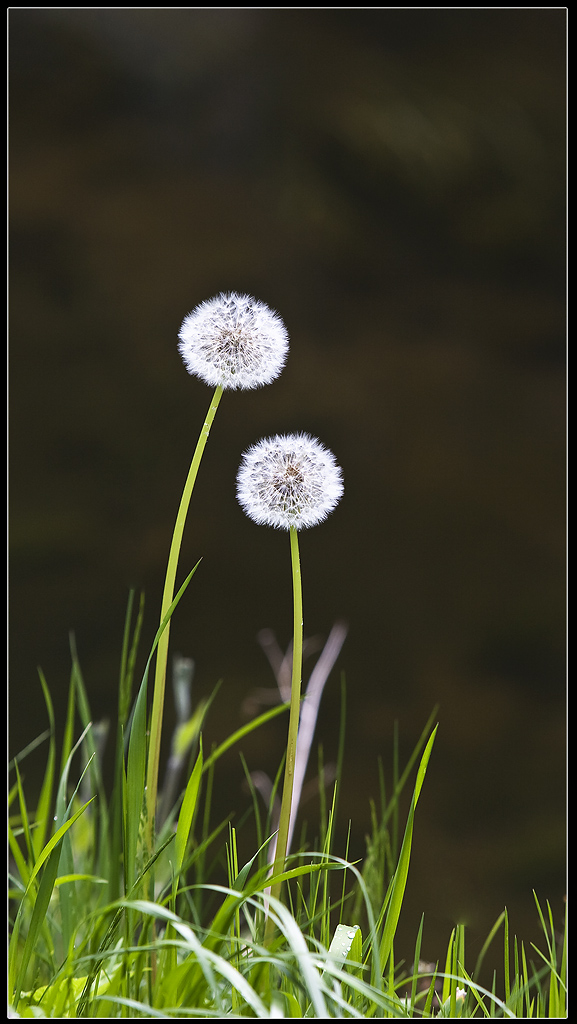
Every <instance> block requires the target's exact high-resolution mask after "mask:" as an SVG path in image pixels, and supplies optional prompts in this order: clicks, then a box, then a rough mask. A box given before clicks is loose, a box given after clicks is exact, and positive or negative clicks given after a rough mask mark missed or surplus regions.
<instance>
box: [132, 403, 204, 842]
mask: <svg viewBox="0 0 577 1024" xmlns="http://www.w3.org/2000/svg"><path fill="white" fill-rule="evenodd" d="M221 397H222V388H221V387H220V386H219V387H217V388H216V389H215V392H214V394H213V396H212V401H211V403H210V406H209V409H208V412H207V414H206V419H205V421H204V424H203V427H202V430H201V432H200V436H199V438H198V441H197V445H196V449H195V452H194V455H193V457H192V462H191V464H190V469H189V471H188V477H187V479H186V483H185V485H184V490H183V492H182V498H181V500H180V506H179V509H178V514H177V517H176V523H175V526H174V533H173V535H172V543H171V545H170V553H169V556H168V565H167V567H166V577H165V581H164V593H163V595H162V608H161V612H160V621H161V622H162V620H163V619H164V617H165V615H166V613H167V612H168V609H169V608H170V606H171V604H172V601H173V598H174V584H175V580H176V570H177V566H178V557H179V554H180V546H181V543H182V535H183V532H184V524H185V522H186V515H187V512H188V506H189V504H190V499H191V496H192V491H193V488H194V484H195V480H196V475H197V473H198V467H199V466H200V460H201V458H202V454H203V452H204V448H205V445H206V442H207V440H208V435H209V433H210V428H211V426H212V422H213V420H214V417H215V415H216V410H217V409H218V404H219V402H220V399H221ZM169 633H170V623H169V624H168V625H167V627H166V629H165V630H164V632H163V634H162V636H161V638H160V640H159V642H158V651H157V654H156V671H155V677H154V696H153V701H152V714H151V719H150V743H149V748H148V768H147V775H146V806H147V813H146V821H147V842H148V848H149V851H150V852H152V846H153V842H154V818H155V813H156V795H157V791H158V768H159V763H160V740H161V734H162V715H163V710H164V690H165V684H166V664H167V660H168V638H169Z"/></svg>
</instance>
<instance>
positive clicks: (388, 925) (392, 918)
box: [379, 726, 437, 971]
mask: <svg viewBox="0 0 577 1024" xmlns="http://www.w3.org/2000/svg"><path fill="white" fill-rule="evenodd" d="M436 733H437V726H435V728H434V730H433V732H432V734H431V736H430V738H429V741H428V743H427V745H426V747H425V751H424V753H423V756H422V758H421V762H420V764H419V769H418V771H417V779H416V782H415V789H414V792H413V799H412V801H411V807H410V810H409V817H408V820H407V825H406V828H405V834H404V837H403V842H402V845H401V852H400V854H399V861H398V864H397V869H396V871H395V875H394V878H393V880H392V883H391V888H390V890H389V892H390V896H389V901H388V909H387V913H386V917H385V924H384V929H383V936H382V939H381V945H380V953H379V958H380V965H381V971H384V970H385V967H386V965H387V960H388V958H389V954H390V952H391V949H392V946H393V939H394V936H395V932H396V930H397V924H398V920H399V916H400V913H401V905H402V902H403V896H404V893H405V886H406V884H407V876H408V873H409V861H410V857H411V844H412V840H413V821H414V817H415V808H416V806H417V801H418V799H419V795H420V792H421V788H422V785H423V781H424V778H425V773H426V771H427V765H428V763H429V758H430V756H431V751H432V749H433V743H434V741H435V736H436Z"/></svg>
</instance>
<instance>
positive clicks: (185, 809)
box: [174, 750, 202, 875]
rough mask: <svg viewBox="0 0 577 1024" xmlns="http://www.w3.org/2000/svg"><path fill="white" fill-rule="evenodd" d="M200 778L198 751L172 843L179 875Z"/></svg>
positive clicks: (200, 762) (200, 753)
mask: <svg viewBox="0 0 577 1024" xmlns="http://www.w3.org/2000/svg"><path fill="white" fill-rule="evenodd" d="M201 776H202V750H200V751H199V754H198V757H197V759H196V763H195V765H194V768H193V770H192V774H191V776H190V779H189V780H188V784H187V787H186V790H185V793H184V798H183V801H182V807H181V809H180V814H179V815H178V825H177V827H176V838H175V841H174V851H175V858H176V863H175V869H176V874H177V875H178V874H180V871H181V869H182V865H183V862H184V855H185V853H186V847H187V843H188V837H189V835H190V830H191V828H192V821H193V818H194V812H195V810H196V803H197V800H198V792H199V789H200V780H201Z"/></svg>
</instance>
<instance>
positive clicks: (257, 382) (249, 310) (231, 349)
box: [178, 292, 288, 390]
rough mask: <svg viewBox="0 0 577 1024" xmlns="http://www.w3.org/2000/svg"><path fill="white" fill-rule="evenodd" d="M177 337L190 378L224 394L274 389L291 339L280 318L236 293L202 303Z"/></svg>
mask: <svg viewBox="0 0 577 1024" xmlns="http://www.w3.org/2000/svg"><path fill="white" fill-rule="evenodd" d="M178 337H179V339H180V340H179V343H178V349H179V352H180V354H181V356H182V359H183V362H184V365H185V366H186V369H187V370H188V372H189V373H191V374H193V375H194V376H196V377H200V379H201V380H203V381H204V382H205V384H210V385H211V386H212V387H216V386H217V385H219V386H220V387H222V388H224V389H225V390H236V389H240V388H242V389H245V388H259V387H262V386H263V385H264V384H270V383H271V381H273V380H274V379H275V377H278V375H279V373H280V372H281V370H282V368H283V366H284V364H285V362H286V358H287V354H288V333H287V330H286V327H285V325H284V323H283V321H282V319H281V318H280V316H279V315H278V313H275V311H274V310H272V309H270V308H269V307H268V306H266V305H265V304H264V302H260V301H259V300H258V299H253V298H252V297H251V296H250V295H239V294H238V293H237V292H222V293H221V294H220V295H217V296H215V298H213V299H207V300H206V301H205V302H201V303H200V305H199V306H197V307H196V309H193V311H192V313H189V314H188V316H187V317H185V319H184V321H183V323H182V327H181V328H180V331H179V335H178Z"/></svg>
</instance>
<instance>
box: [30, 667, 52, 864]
mask: <svg viewBox="0 0 577 1024" xmlns="http://www.w3.org/2000/svg"><path fill="white" fill-rule="evenodd" d="M38 675H39V677H40V685H41V686H42V692H43V694H44V701H45V704H46V710H47V712H48V722H49V726H50V740H49V744H48V760H47V764H46V769H45V772H44V778H43V780H42V788H41V790H40V796H39V797H38V804H37V806H36V828H35V830H34V833H33V836H32V841H33V844H34V853H35V855H36V856H38V854H39V853H40V851H41V849H42V847H43V846H44V844H45V842H46V837H47V835H48V832H49V830H50V826H51V821H50V809H51V806H52V792H53V789H54V771H55V765H56V740H55V724H54V708H53V705H52V699H51V697H50V691H49V689H48V685H47V683H46V680H45V678H44V674H43V672H42V670H41V669H40V668H39V669H38Z"/></svg>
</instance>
